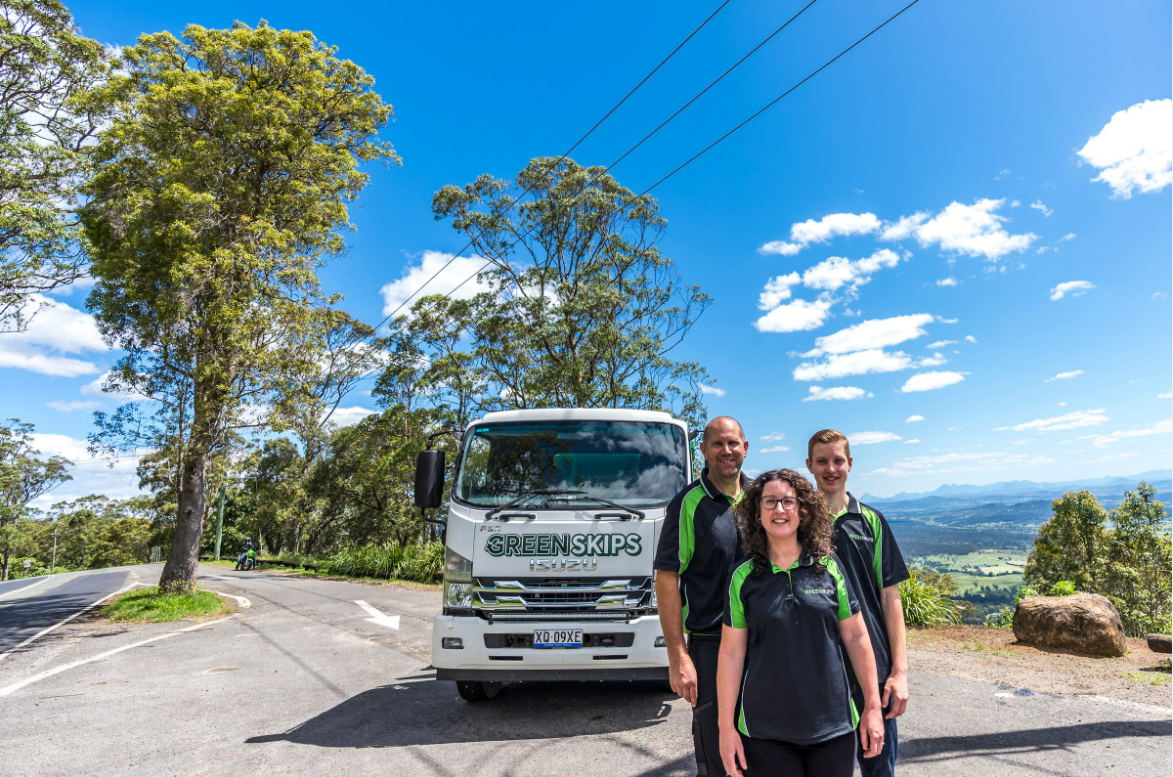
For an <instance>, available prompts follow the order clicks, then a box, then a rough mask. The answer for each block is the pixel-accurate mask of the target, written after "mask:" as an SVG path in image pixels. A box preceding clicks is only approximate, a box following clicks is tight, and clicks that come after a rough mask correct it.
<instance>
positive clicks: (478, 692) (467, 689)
mask: <svg viewBox="0 0 1173 777" xmlns="http://www.w3.org/2000/svg"><path fill="white" fill-rule="evenodd" d="M456 692H457V693H459V694H460V698H462V699H464V700H465V701H488V700H490V699H494V698H496V697H497V694H498V693H500V692H501V683H489V682H480V681H476V680H457V681H456Z"/></svg>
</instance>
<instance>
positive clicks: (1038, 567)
mask: <svg viewBox="0 0 1173 777" xmlns="http://www.w3.org/2000/svg"><path fill="white" fill-rule="evenodd" d="M1051 510H1052V515H1051V518H1050V520H1048V521H1047V522H1046V523H1044V524H1043V525H1042V526H1041V527H1039V533H1038V536H1036V537H1035V542H1034V548H1033V549H1032V550H1031V552H1030V555H1029V556H1027V559H1026V568H1025V569H1024V570H1023V575H1022V579H1023V582H1025V583H1026V584H1027V585H1031V586H1034V587H1036V588H1039V589H1042V590H1047V589H1049V588H1050V587H1051V586H1052V585H1054V584H1055V583H1057V582H1059V581H1060V580H1070V581H1071V582H1072V583H1074V584H1075V587H1076V589H1078V590H1080V591H1094V590H1096V585H1097V581H1098V580H1099V577H1100V561H1101V553H1102V546H1103V543H1104V531H1105V522H1106V521H1107V519H1108V513H1107V512H1106V511H1105V510H1104V508H1103V507H1101V506H1100V503H1099V502H1098V501H1097V500H1096V498H1095V497H1094V496H1093V495H1092V494H1091V492H1089V491H1072V492H1069V493H1066V494H1064V495H1063V496H1062V497H1061V498H1059V499H1056V500H1054V501H1053V502H1052V503H1051Z"/></svg>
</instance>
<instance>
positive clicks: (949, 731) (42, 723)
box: [0, 565, 1171, 777]
mask: <svg viewBox="0 0 1173 777" xmlns="http://www.w3.org/2000/svg"><path fill="white" fill-rule="evenodd" d="M201 571H202V572H203V583H202V585H204V586H205V587H209V588H214V589H217V590H220V591H222V592H225V593H228V594H232V595H235V596H237V597H243V598H245V599H247V604H248V606H247V607H242V609H241V610H239V611H238V612H237V613H236V614H235V615H232V616H230V617H228V618H225V619H220V620H216V621H212V622H209V623H206V624H202V625H201V624H194V625H193V624H159V625H150V626H134V627H122V626H113V625H108V624H107V625H103V624H93V623H86V622H84V619H81V620H77V621H72V622H70V623H68V624H66V625H64V626H62V627H60V628H58V629H56V630H53V631H51V632H49V633H48V634H45V635H44V636H41V637H39V638H37V639H35V640H33V641H32V642H30V643H29V644H27V645H24V646H23V647H20V648H17V649H15V650H13V649H12V647H11V646H13V645H17V644H19V643H20V642H21V641H22V640H23V639H27V637H28V636H29V635H30V634H35V633H36V632H37V631H39V630H41V629H44V628H45V626H43V625H41V624H44V623H45V622H46V621H48V620H51V619H52V618H53V617H58V616H59V617H58V620H60V618H63V617H66V613H65V611H66V610H67V609H68V607H66V606H65V605H66V603H67V602H70V603H73V605H78V606H85V604H86V603H87V602H86V598H87V597H91V598H95V597H97V596H98V595H99V594H101V593H103V591H104V590H106V589H109V590H110V591H113V590H117V589H119V588H121V587H123V586H124V585H127V584H131V583H134V582H142V583H148V584H149V583H153V582H155V581H156V580H157V577H158V572H159V567H158V566H157V565H155V566H141V567H134V568H126V569H121V570H117V571H105V572H100V573H85V574H75V575H70V576H59V578H60V579H56V578H55V579H53V580H51V581H47V582H45V583H41V584H37V585H35V586H31V585H30V586H25V587H23V588H21V589H19V590H16V589H14V588H5V587H2V586H0V645H3V647H0V731H3V732H4V736H3V737H0V772H3V773H4V774H14V775H15V774H21V775H24V774H28V775H46V776H48V775H70V776H71V777H73V776H75V775H97V774H110V773H118V774H120V775H140V774H141V775H151V776H152V777H159V776H160V775H172V774H183V775H203V774H217V775H220V774H225V773H230V772H234V773H248V774H261V773H265V774H282V775H285V774H289V775H301V774H305V775H310V774H312V775H315V776H317V775H327V776H328V775H334V774H344V775H367V774H371V775H375V774H377V775H380V777H385V775H392V776H397V775H408V774H411V775H444V776H448V775H451V776H452V777H475V776H477V775H502V776H504V775H539V776H542V777H544V776H545V775H550V776H551V777H552V776H553V775H559V774H563V773H572V774H574V775H575V777H595V776H598V777H636V776H637V775H638V776H641V777H652V776H653V775H656V776H658V777H659V776H662V777H669V776H672V777H676V776H681V777H683V775H687V774H689V773H690V771H689V769H690V765H691V756H690V754H689V751H690V747H691V741H690V737H689V717H690V715H689V710H688V708H687V705H686V704H685V703H684V702H682V701H680V700H679V699H676V698H675V697H674V696H672V695H671V694H670V693H667V692H665V691H664V690H663V689H662V688H661V687H659V686H657V685H655V684H631V685H628V684H605V683H581V684H580V683H535V684H530V685H517V686H512V687H509V688H507V689H506V690H505V691H503V692H502V693H501V695H500V696H498V697H497V699H495V700H494V701H491V702H485V703H480V704H468V703H466V702H463V701H461V700H460V699H459V697H457V695H456V692H455V689H454V687H453V685H452V684H451V683H447V682H444V683H442V682H437V681H436V680H434V679H433V677H434V672H433V671H432V670H431V669H430V668H429V656H428V650H429V647H428V646H429V644H430V630H431V616H432V614H433V613H434V612H435V610H436V606H437V599H438V594H437V593H435V592H434V591H426V590H403V589H396V588H388V587H373V586H364V585H358V584H351V583H341V582H331V581H324V580H311V579H302V578H295V577H287V576H278V575H268V574H265V573H264V572H260V573H254V572H232V571H227V570H224V569H221V568H212V567H204V568H202V569H201ZM357 601H363V602H366V603H367V604H368V605H369V606H368V607H363V606H361V605H359V604H357V603H356V602H357ZM371 607H373V608H375V609H376V610H377V611H378V612H379V613H382V614H383V615H385V616H388V617H377V614H375V615H373V614H372V611H371V609H370V608H371ZM396 617H397V619H398V623H395V619H396ZM10 631H11V632H12V633H11V634H10V633H9V632H10ZM5 651H8V652H5ZM913 670H914V674H913V682H912V694H913V696H912V703H911V705H910V708H909V712H908V713H907V714H906V715H905V716H904V718H902V720H901V740H902V744H901V760H900V766H899V771H900V773H901V775H905V776H910V777H930V776H932V777H938V776H941V777H950V776H951V775H958V777H961V776H962V775H964V777H972V775H974V774H994V775H999V777H1002V776H1003V775H1005V776H1006V777H1019V776H1020V775H1060V776H1064V777H1065V776H1067V775H1072V776H1073V777H1074V775H1081V776H1082V775H1089V774H1102V773H1112V772H1115V773H1119V774H1127V775H1129V777H1149V776H1150V775H1152V776H1154V777H1155V776H1156V775H1163V776H1164V775H1169V774H1170V765H1169V750H1170V741H1171V736H1170V731H1171V721H1170V710H1168V709H1163V708H1156V707H1144V706H1140V705H1134V704H1130V703H1125V702H1112V701H1109V700H1099V699H1093V698H1088V697H1074V696H1055V695H1044V694H1036V693H1032V692H1031V691H1030V690H1029V689H1017V688H1006V687H1002V686H998V685H995V684H992V683H988V682H983V681H978V680H970V679H966V678H962V677H955V676H950V675H941V674H930V673H917V672H915V666H914V667H913Z"/></svg>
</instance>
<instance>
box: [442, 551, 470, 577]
mask: <svg viewBox="0 0 1173 777" xmlns="http://www.w3.org/2000/svg"><path fill="white" fill-rule="evenodd" d="M444 580H446V581H447V580H452V581H454V582H471V581H472V561H471V560H470V559H467V558H465V557H464V556H462V555H460V554H459V553H457V552H456V551H454V550H453V549H452V548H449V547H445V548H444Z"/></svg>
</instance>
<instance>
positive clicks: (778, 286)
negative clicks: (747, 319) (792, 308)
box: [758, 272, 802, 310]
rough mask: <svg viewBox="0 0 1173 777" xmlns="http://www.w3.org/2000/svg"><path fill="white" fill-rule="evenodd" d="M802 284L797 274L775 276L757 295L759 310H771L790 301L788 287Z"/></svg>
mask: <svg viewBox="0 0 1173 777" xmlns="http://www.w3.org/2000/svg"><path fill="white" fill-rule="evenodd" d="M801 282H802V279H801V278H800V277H799V275H798V273H796V272H792V273H789V274H787V275H777V276H775V277H773V278H771V279H770V280H769V281H768V282H767V283H766V288H765V289H763V290H762V293H761V294H760V295H758V309H759V310H773V309H774V308H776V307H778V306H779V305H781V304H782V303H783V302H785V301H786V300H788V299H790V294H791V291H790V287H791V286H796V285H798V284H799V283H801Z"/></svg>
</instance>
